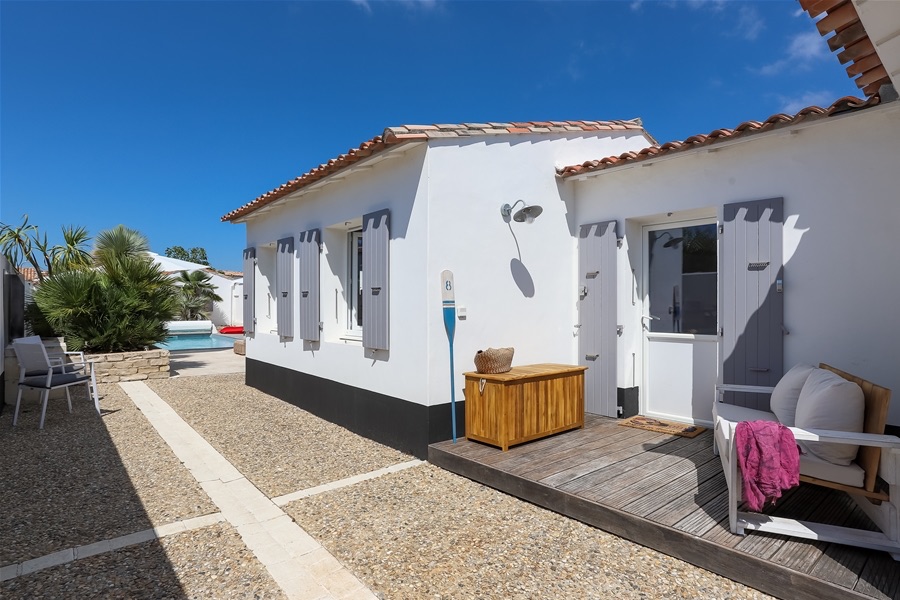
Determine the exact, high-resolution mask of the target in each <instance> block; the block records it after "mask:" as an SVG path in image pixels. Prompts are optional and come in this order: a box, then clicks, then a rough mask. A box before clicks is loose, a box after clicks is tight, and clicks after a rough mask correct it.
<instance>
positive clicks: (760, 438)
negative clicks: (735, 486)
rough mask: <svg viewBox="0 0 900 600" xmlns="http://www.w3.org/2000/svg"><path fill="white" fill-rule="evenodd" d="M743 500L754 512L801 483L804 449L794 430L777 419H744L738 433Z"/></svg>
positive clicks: (737, 442)
mask: <svg viewBox="0 0 900 600" xmlns="http://www.w3.org/2000/svg"><path fill="white" fill-rule="evenodd" d="M734 443H735V445H736V448H737V455H738V466H740V469H741V483H742V484H743V490H744V493H743V500H744V502H746V503H747V507H748V508H749V509H750V510H752V511H760V510H762V508H763V506H764V505H765V503H766V502H767V501H769V502H775V500H777V499H778V498H780V497H781V492H782V491H783V490H788V489H790V488H792V487H794V486H797V485H799V484H800V450H799V448H797V442H796V440H794V434H793V433H791V430H790V429H788V428H787V427H785V426H784V425H782V424H781V423H778V422H775V421H742V422H740V423H738V425H737V428H736V429H735V432H734Z"/></svg>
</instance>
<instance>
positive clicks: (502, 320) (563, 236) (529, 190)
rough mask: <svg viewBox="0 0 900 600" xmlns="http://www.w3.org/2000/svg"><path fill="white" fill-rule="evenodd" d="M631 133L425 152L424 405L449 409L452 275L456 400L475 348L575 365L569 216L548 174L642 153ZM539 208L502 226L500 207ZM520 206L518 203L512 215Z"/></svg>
mask: <svg viewBox="0 0 900 600" xmlns="http://www.w3.org/2000/svg"><path fill="white" fill-rule="evenodd" d="M647 144H648V141H647V140H646V138H645V137H644V136H643V135H641V134H639V133H638V132H635V131H629V132H621V134H620V135H615V136H612V137H608V138H591V137H578V136H571V137H569V138H567V139H562V138H559V139H542V138H539V137H525V136H499V137H491V138H487V139H485V138H475V139H472V140H471V142H470V143H466V144H462V145H459V144H452V143H449V142H444V143H439V144H433V146H432V148H431V149H430V150H429V160H428V178H429V192H430V193H429V205H428V207H429V214H428V222H429V231H430V233H429V237H428V272H427V278H426V281H425V284H426V286H427V292H428V294H427V307H426V308H427V313H428V317H429V320H428V342H427V343H428V349H427V354H428V360H429V372H430V381H429V402H430V404H441V403H446V402H449V401H450V370H449V348H448V343H447V336H446V333H445V331H444V322H443V316H442V312H441V295H440V273H441V271H442V270H444V269H449V270H451V271H453V273H454V278H455V285H456V304H457V307H462V308H465V310H466V319H465V320H459V319H458V320H457V327H456V340H455V344H454V346H455V363H456V364H455V366H456V381H455V384H456V389H457V393H456V398H457V400H462V399H463V393H462V390H463V389H464V386H465V381H464V378H463V375H462V374H463V373H464V372H467V371H474V370H475V365H474V356H475V352H476V351H477V350H481V349H485V348H487V347H505V346H512V347H514V348H515V350H516V352H515V356H514V359H513V365H526V364H534V363H563V364H577V362H578V361H577V355H576V350H577V344H576V341H577V340H576V338H575V337H574V334H575V331H576V329H575V327H574V324H575V323H576V322H577V319H576V316H575V298H576V296H575V292H576V288H575V284H574V280H575V270H576V267H577V252H576V249H577V246H576V243H575V238H574V237H573V232H574V226H575V221H574V216H573V215H572V214H571V204H570V203H569V202H567V200H568V198H567V196H566V195H565V194H566V193H567V192H568V189H567V188H563V187H561V186H560V184H559V182H558V180H557V178H556V177H555V167H561V166H564V165H569V164H573V163H578V162H583V161H585V160H589V159H592V158H598V157H603V156H609V155H613V154H616V155H618V154H621V153H623V152H626V151H628V150H634V149H639V148H643V147H645V146H646V145H647ZM520 199H521V200H524V201H525V202H526V203H527V204H529V205H532V204H539V205H540V206H541V207H543V209H544V210H543V213H542V214H541V215H540V216H539V217H538V218H537V219H536V220H535V221H534V222H533V223H530V224H528V223H516V222H513V221H510V223H509V224H507V223H506V222H505V221H504V219H503V218H502V217H501V215H500V207H501V206H502V205H503V204H506V203H508V204H514V203H515V202H516V201H517V200H520ZM518 208H521V205H519V206H518V207H516V209H518Z"/></svg>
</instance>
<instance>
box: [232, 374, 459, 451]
mask: <svg viewBox="0 0 900 600" xmlns="http://www.w3.org/2000/svg"><path fill="white" fill-rule="evenodd" d="M246 382H247V385H249V386H250V387H253V388H256V389H258V390H260V391H263V392H265V393H267V394H269V395H271V396H275V397H276V398H278V399H280V400H284V401H285V402H289V403H291V404H293V405H294V406H297V407H299V408H302V409H303V410H306V411H308V412H311V413H312V414H314V415H316V416H317V417H321V418H322V419H325V420H326V421H330V422H332V423H335V424H337V425H340V426H342V427H346V428H347V429H349V430H350V431H352V432H353V433H356V434H359V435H361V436H363V437H367V438H369V439H372V440H375V441H376V442H379V443H382V444H384V445H386V446H390V447H391V448H396V449H397V450H400V451H401V452H407V453H409V454H412V455H413V456H415V457H417V458H420V459H423V460H424V459H426V458H427V457H428V445H429V444H432V443H434V442H441V441H443V440H449V439H451V437H452V431H451V420H450V404H441V405H438V406H422V405H421V404H415V403H414V402H408V401H406V400H401V399H399V398H394V397H393V396H385V395H384V394H378V393H375V392H372V391H370V390H366V389H362V388H357V387H353V386H349V385H346V384H343V383H338V382H336V381H331V380H330V379H324V378H322V377H316V376H315V375H309V374H308V373H301V372H299V371H294V370H292V369H286V368H284V367H279V366H276V365H270V364H269V363H264V362H261V361H258V360H254V359H252V358H248V359H247V374H246ZM456 427H457V437H463V436H465V402H464V401H457V402H456Z"/></svg>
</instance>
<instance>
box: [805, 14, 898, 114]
mask: <svg viewBox="0 0 900 600" xmlns="http://www.w3.org/2000/svg"><path fill="white" fill-rule="evenodd" d="M800 7H801V8H802V9H803V10H805V11H806V12H807V13H808V14H809V16H810V17H812V18H813V19H815V18H816V17H818V16H820V15H825V16H824V17H822V18H821V19H819V20H818V21H817V22H816V29H818V30H819V33H820V34H822V36H829V35H831V34H832V33H833V34H834V35H833V36H832V37H830V38H828V40H827V41H828V47H829V48H831V51H832V52H838V51H839V50H840V52H839V53H838V60H839V61H840V62H841V64H842V65H843V64H847V63H848V62H849V63H850V65H849V66H847V75H849V76H850V78H851V79H853V78H856V79H855V81H856V86H857V87H858V88H859V89H861V90H862V91H863V93H865V94H866V96H870V97H871V96H874V95H875V94H876V93H878V90H879V88H881V86H882V85H884V84H887V83H890V82H891V80H890V77H889V75H888V72H887V70H885V68H884V66H883V65H882V64H881V58H879V57H878V54H877V53H876V52H875V46H874V44H872V41H871V40H870V39H869V36H868V34H867V33H866V30H865V27H864V26H863V24H862V21H860V20H859V14H858V13H857V12H856V7H855V6H853V3H852V2H851V1H850V0H800ZM857 75H859V76H860V77H857Z"/></svg>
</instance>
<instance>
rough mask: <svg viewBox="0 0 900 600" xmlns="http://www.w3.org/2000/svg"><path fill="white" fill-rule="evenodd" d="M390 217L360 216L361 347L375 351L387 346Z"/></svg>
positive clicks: (382, 212) (386, 212) (386, 213)
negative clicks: (361, 244)
mask: <svg viewBox="0 0 900 600" xmlns="http://www.w3.org/2000/svg"><path fill="white" fill-rule="evenodd" d="M390 217H391V211H390V210H389V209H384V210H380V211H378V212H374V213H369V214H367V215H363V233H362V235H363V269H362V279H363V282H362V285H363V289H362V309H363V346H364V347H366V348H371V349H374V350H388V349H389V348H390V344H389V340H390V335H389V331H390V242H391V234H390Z"/></svg>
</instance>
